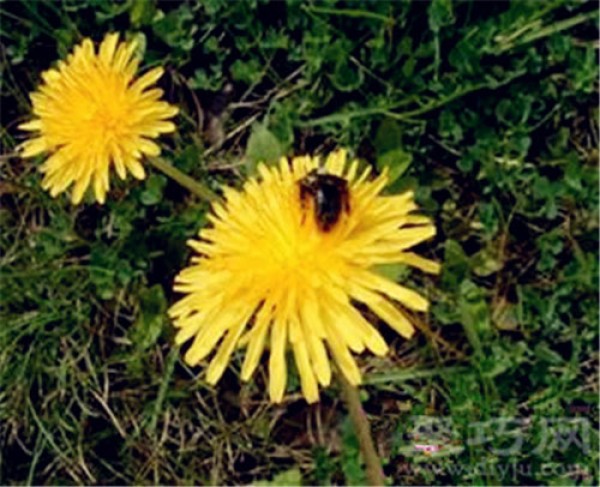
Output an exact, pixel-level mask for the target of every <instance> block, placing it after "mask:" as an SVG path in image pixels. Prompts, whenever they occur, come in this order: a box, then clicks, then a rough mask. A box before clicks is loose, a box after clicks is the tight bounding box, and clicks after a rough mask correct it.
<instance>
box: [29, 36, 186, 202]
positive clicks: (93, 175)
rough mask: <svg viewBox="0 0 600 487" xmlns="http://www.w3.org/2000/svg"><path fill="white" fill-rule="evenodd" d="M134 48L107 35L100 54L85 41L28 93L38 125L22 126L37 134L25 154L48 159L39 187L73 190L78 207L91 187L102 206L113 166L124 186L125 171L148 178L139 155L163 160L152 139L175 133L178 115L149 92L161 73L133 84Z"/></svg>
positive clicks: (157, 93) (159, 93)
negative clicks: (175, 120)
mask: <svg viewBox="0 0 600 487" xmlns="http://www.w3.org/2000/svg"><path fill="white" fill-rule="evenodd" d="M136 49H137V43H136V42H135V41H132V42H128V43H127V42H121V43H119V35H118V34H108V35H107V36H106V37H105V38H104V41H103V42H102V43H101V45H100V48H99V50H98V52H97V53H96V52H95V49H94V44H93V43H92V41H91V40H90V39H85V40H84V41H83V42H82V43H81V44H79V45H78V46H76V47H75V49H74V50H73V53H72V54H70V55H69V56H68V57H67V59H66V61H59V63H58V66H57V67H56V68H55V69H50V70H48V71H45V72H44V73H42V80H43V83H42V85H41V86H40V87H39V88H38V90H37V91H36V92H34V93H32V94H31V101H32V104H33V116H34V119H33V120H31V121H29V122H27V123H25V124H22V125H20V128H21V129H23V130H27V131H31V132H33V133H34V134H35V135H33V138H31V139H30V140H28V141H26V142H24V143H23V144H22V145H21V154H22V156H23V157H33V156H36V155H38V154H42V153H48V154H50V155H49V157H48V158H47V159H46V161H45V162H44V164H43V165H42V166H41V168H40V170H41V171H42V172H43V173H44V180H43V182H42V187H43V188H44V189H46V190H50V194H51V195H52V196H56V195H58V194H59V193H62V192H63V191H65V190H66V189H67V188H68V187H69V186H71V185H73V184H74V185H75V186H74V189H73V193H72V201H73V203H79V202H80V201H81V199H82V198H83V195H84V194H85V191H86V190H87V188H88V187H89V186H90V184H92V186H93V188H94V194H95V197H96V200H97V201H98V202H99V203H103V202H104V201H105V199H106V193H107V191H108V189H109V172H110V169H111V166H114V169H115V170H116V172H117V174H118V175H119V177H120V178H121V179H125V176H126V174H127V172H130V173H131V174H133V176H134V177H135V178H137V179H143V178H144V177H145V172H144V167H143V166H142V164H141V163H140V159H141V157H142V155H143V154H146V155H148V156H156V155H158V154H159V153H160V148H159V146H158V145H157V144H155V143H154V142H153V141H152V140H151V139H153V138H156V137H158V136H159V135H160V134H162V133H168V132H173V131H174V130H175V125H174V124H173V123H172V122H170V121H168V119H169V118H171V117H173V116H174V115H175V114H176V113H177V111H178V110H177V108H175V107H173V106H171V105H169V104H168V103H166V102H164V101H161V100H160V99H161V97H162V95H163V92H162V90H160V89H157V88H152V86H153V85H154V83H155V82H156V81H157V80H158V79H159V78H160V77H161V76H162V74H163V68H160V67H159V68H154V69H152V70H150V71H148V72H147V73H146V74H144V75H143V76H141V77H139V78H137V79H135V75H136V72H137V69H138V65H139V58H138V57H137V56H136V55H135V51H136Z"/></svg>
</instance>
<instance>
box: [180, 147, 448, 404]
mask: <svg viewBox="0 0 600 487" xmlns="http://www.w3.org/2000/svg"><path fill="white" fill-rule="evenodd" d="M318 165H319V161H318V159H316V158H310V157H297V158H295V159H293V161H292V163H291V165H290V164H289V163H288V161H287V160H286V159H282V160H281V162H280V165H279V167H278V168H268V167H265V166H263V165H261V166H259V169H258V170H259V174H260V178H259V179H255V178H252V179H249V180H248V181H247V182H246V184H245V185H244V187H243V189H242V190H241V191H237V190H235V189H231V188H226V189H225V192H224V196H225V203H215V204H214V205H213V213H212V214H210V215H209V220H210V222H211V224H212V225H210V226H209V227H207V228H204V229H202V230H200V232H199V237H200V238H199V239H198V240H190V241H189V242H188V244H189V245H190V246H191V247H192V249H194V251H195V252H197V255H195V256H194V257H192V265H190V267H188V268H186V269H184V270H183V271H181V272H180V273H179V275H178V276H177V277H176V280H175V290H176V291H178V292H181V293H185V294H187V295H186V296H185V297H183V298H182V299H181V300H180V301H178V302H177V303H175V304H174V305H173V306H172V307H171V309H170V310H169V313H170V315H171V317H172V318H173V319H174V325H175V326H176V327H177V328H178V333H177V335H176V342H177V343H178V344H181V343H183V342H186V341H187V340H189V339H191V338H192V337H194V339H193V342H192V344H191V346H190V347H189V349H188V350H187V352H186V354H185V360H186V362H187V363H189V364H191V365H196V364H198V363H199V362H200V361H201V360H203V359H204V358H205V357H207V356H208V355H209V354H210V353H211V351H212V350H214V349H215V348H216V349H217V350H216V354H215V355H214V357H213V358H212V360H211V362H210V365H209V366H208V370H207V381H208V382H209V383H211V384H215V383H216V382H217V381H218V380H219V378H220V377H221V375H222V374H223V372H224V370H225V368H226V366H227V364H228V362H229V360H230V357H231V355H232V353H233V351H234V350H235V349H236V348H237V347H239V346H247V351H246V354H245V358H244V362H243V366H242V371H241V378H242V380H248V379H249V378H250V377H251V376H252V374H253V372H254V370H255V369H256V367H257V365H258V363H259V359H260V357H261V354H262V352H263V349H264V347H265V344H266V342H268V343H269V345H270V358H269V376H270V379H269V393H270V397H271V400H272V401H274V402H279V401H281V400H282V398H283V395H284V391H285V386H286V376H287V372H286V350H287V349H288V346H289V348H291V350H292V352H293V355H294V358H295V362H296V366H297V369H298V371H299V375H300V381H301V387H302V392H303V394H304V396H305V397H306V399H307V401H308V402H314V401H317V400H318V398H319V391H318V384H321V385H322V386H327V385H328V384H329V383H330V380H331V364H330V357H331V358H333V360H334V361H335V362H336V363H337V366H338V367H339V369H340V370H341V372H342V373H343V374H344V375H345V376H346V378H347V379H348V381H349V382H350V383H351V384H353V385H357V384H359V383H360V381H361V374H360V371H359V369H358V366H357V364H356V362H355V360H354V358H353V356H352V354H351V352H354V353H360V352H363V351H364V350H365V349H368V350H370V351H371V352H373V353H374V354H376V355H384V354H385V353H386V352H387V349H388V347H387V345H386V343H385V341H384V340H383V338H382V337H381V335H380V334H379V332H378V331H377V330H376V328H375V327H374V326H373V325H372V324H370V323H369V322H368V321H367V320H366V319H365V318H364V316H363V315H362V314H361V313H360V311H359V310H358V309H357V308H356V307H355V306H354V304H355V303H363V304H365V305H366V306H368V308H370V309H371V310H372V311H373V312H374V313H375V314H376V315H378V316H379V317H380V318H381V319H382V320H383V321H385V322H386V323H387V324H388V325H390V326H391V327H392V328H393V329H394V330H396V331H397V332H398V333H399V334H400V335H402V336H403V337H405V338H410V337H411V335H412V334H413V331H414V330H413V326H412V325H411V322H410V320H409V319H408V317H407V315H406V313H405V312H403V310H402V308H401V307H400V306H399V305H401V306H404V307H406V308H408V309H410V310H415V311H425V310H426V309H427V307H428V302H427V300H426V299H425V298H423V297H422V296H421V295H420V294H418V293H417V292H415V291H413V290H411V289H408V288H406V287H404V286H401V285H399V284H396V283H395V282H392V281H390V280H389V279H387V278H385V277H383V276H382V275H380V274H378V273H377V271H376V266H378V265H381V264H390V263H404V264H407V265H411V266H414V267H417V268H419V269H422V270H423V271H426V272H432V273H436V272H438V271H439V265H438V264H437V263H436V262H433V261H431V260H429V259H426V258H423V257H421V256H418V255H416V254H415V253H412V252H409V250H408V249H409V248H410V247H412V246H414V245H415V244H418V243H419V242H422V241H424V240H426V239H428V238H430V237H432V236H433V235H434V234H435V227H434V226H433V224H432V223H431V222H430V220H428V219H427V218H425V217H423V216H419V215H415V214H413V211H414V210H415V209H416V205H415V203H414V201H413V194H412V192H406V193H404V194H400V195H391V196H385V195H382V194H381V191H382V190H383V188H384V187H385V185H386V183H387V176H386V175H385V174H383V175H380V176H378V177H376V178H374V179H372V180H370V179H369V170H365V171H364V172H363V173H362V174H358V162H357V161H353V162H352V163H351V164H347V162H346V152H345V151H337V152H334V153H332V154H330V155H329V157H328V158H327V160H326V162H325V164H324V168H325V171H326V173H327V174H330V175H334V176H337V177H338V178H344V179H345V181H347V189H348V198H349V208H342V209H341V210H340V211H341V214H340V217H339V219H338V220H337V222H335V224H333V225H330V228H326V229H324V228H323V225H322V222H321V221H320V220H319V218H318V213H316V212H315V207H314V205H315V201H316V197H314V195H313V197H312V198H308V204H306V199H305V200H304V201H305V204H303V200H302V197H301V187H302V184H301V181H306V179H305V177H306V176H307V175H308V174H309V173H310V172H311V171H313V170H314V169H315V168H317V167H318Z"/></svg>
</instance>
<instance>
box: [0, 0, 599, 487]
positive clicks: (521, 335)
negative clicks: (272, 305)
mask: <svg viewBox="0 0 600 487" xmlns="http://www.w3.org/2000/svg"><path fill="white" fill-rule="evenodd" d="M597 25H598V12H597V10H596V5H595V4H593V3H591V2H590V3H582V2H575V1H567V0H559V1H547V2H534V1H529V2H528V1H515V2H512V3H505V2H485V3H483V2H451V1H450V0H436V1H434V2H432V3H424V2H413V3H409V2H384V1H382V2H376V3H374V2H367V1H364V2H362V1H356V2H354V1H352V2H350V1H348V2H304V3H301V2H292V1H288V2H272V3H266V2H264V1H249V2H226V1H221V0H210V1H203V2H200V3H196V2H191V1H190V2H183V3H175V2H154V1H145V0H128V1H126V2H123V3H119V4H113V3H111V2H103V1H99V0H85V1H81V2H72V1H67V0H63V1H61V2H2V3H0V27H1V28H0V38H1V44H2V45H1V46H0V56H1V57H0V69H1V72H2V76H1V78H0V79H1V84H0V103H1V120H2V123H1V127H2V128H1V129H0V130H1V132H0V144H1V151H0V178H1V179H0V221H1V222H2V232H1V233H0V250H1V254H0V266H1V282H0V286H1V287H0V291H1V295H0V302H1V304H2V316H1V326H0V484H74V483H75V484H89V483H100V484H131V483H136V484H241V483H250V482H254V483H256V482H259V481H262V482H266V483H270V484H273V485H274V484H299V483H303V484H314V483H318V484H330V483H347V484H360V483H361V482H364V477H363V473H362V469H361V464H360V459H359V455H358V451H359V450H358V444H357V441H356V438H355V437H354V434H353V432H352V429H351V427H350V424H349V421H348V418H347V417H346V411H345V408H344V406H343V404H341V402H340V398H339V391H338V389H337V388H336V386H332V387H331V388H329V389H327V390H325V391H323V393H322V396H321V397H322V400H321V402H320V403H319V404H318V405H316V406H312V407H309V406H307V405H306V404H305V403H304V401H303V400H302V399H301V397H300V396H299V394H298V389H299V387H298V383H297V382H298V381H297V379H296V378H295V377H291V379H290V389H289V394H288V395H287V396H286V397H287V399H286V401H285V402H284V403H283V404H282V405H280V406H273V405H270V404H269V403H268V399H267V394H266V390H265V384H266V375H267V371H266V368H265V367H261V369H260V370H259V372H258V374H257V375H256V380H254V381H253V382H252V383H250V384H241V383H240V381H239V370H240V364H241V361H240V359H239V356H238V357H237V358H236V360H234V362H233V364H232V366H231V367H230V368H229V369H228V371H227V373H226V375H225V376H224V378H223V380H222V381H221V382H220V383H219V385H218V386H217V387H214V388H213V387H209V386H208V385H207V384H206V383H205V382H204V379H203V377H204V376H203V374H202V368H194V369H190V368H188V367H187V366H185V365H184V364H183V362H182V361H181V358H180V354H179V351H178V350H177V349H176V348H175V347H174V346H173V345H172V339H173V330H172V328H171V325H170V323H169V321H168V319H167V317H166V315H165V309H166V307H167V306H168V305H169V303H172V302H173V300H174V296H173V294H172V291H171V284H172V280H173V277H174V275H175V274H176V272H177V271H178V270H179V269H180V268H181V267H182V266H183V265H185V263H186V261H187V257H188V254H187V250H186V247H185V240H186V239H187V238H189V237H190V236H191V235H193V234H194V232H196V230H197V229H198V228H199V227H200V226H201V225H202V224H203V223H204V221H205V212H206V210H207V205H206V204H205V203H203V202H201V201H199V200H196V199H195V198H194V197H192V196H190V195H189V194H188V193H187V192H186V191H185V190H183V189H181V188H180V187H178V186H177V185H176V184H175V183H173V182H172V181H169V180H167V179H166V178H165V177H164V176H163V175H161V174H158V173H156V172H152V174H151V176H150V177H149V178H148V179H147V180H146V181H144V182H142V183H139V182H135V181H133V180H131V179H130V180H128V181H126V182H124V183H120V182H119V183H117V182H116V180H115V186H114V189H113V190H112V191H111V193H110V194H109V197H108V202H107V204H106V205H104V206H98V205H96V204H93V203H91V202H90V201H88V202H87V203H86V204H84V205H82V206H79V207H73V206H71V205H70V203H69V202H68V198H67V197H66V196H62V197H59V198H57V199H52V198H50V197H49V196H48V195H47V194H46V193H44V192H43V191H42V190H41V188H40V180H41V176H40V174H39V173H38V172H37V169H36V165H37V164H36V163H32V162H31V161H22V160H20V159H18V158H15V157H14V150H15V147H16V145H17V144H18V143H19V141H20V140H22V137H23V134H22V133H20V132H19V131H18V130H17V128H16V126H17V125H18V124H19V123H20V122H21V121H23V120H25V119H26V118H27V116H28V113H29V110H30V107H29V104H28V98H27V94H28V92H30V91H31V90H33V89H34V88H35V87H36V86H37V84H38V82H39V80H40V73H41V71H43V70H44V69H47V68H48V67H49V66H50V65H51V63H52V62H53V60H56V59H59V58H60V57H61V56H64V55H65V54H66V53H68V52H69V50H70V49H71V48H72V46H73V45H74V43H76V42H78V41H79V40H81V39H82V38H83V37H86V36H91V37H92V38H93V39H94V40H96V41H98V40H100V39H101V38H102V37H103V35H104V33H106V32H107V31H112V30H117V31H120V32H126V33H127V35H128V36H139V37H140V39H142V40H143V41H144V45H145V55H144V56H145V57H144V59H145V66H146V67H147V66H152V65H159V64H160V65H164V66H165V67H166V68H167V75H166V76H165V78H164V79H163V81H162V82H161V83H162V85H163V88H165V90H166V93H167V96H168V97H169V100H170V101H171V102H172V103H176V104H178V105H179V106H180V107H181V109H182V113H181V114H180V116H179V118H178V120H177V122H178V127H179V128H178V132H177V133H176V134H175V135H174V136H173V137H172V138H166V139H165V141H164V154H163V155H164V157H165V158H166V159H167V160H169V161H170V162H172V163H173V164H174V165H175V166H176V167H178V168H179V169H180V170H182V171H184V172H186V173H187V174H189V175H191V176H193V177H194V178H196V179H198V180H200V181H203V182H204V183H206V184H208V185H209V186H210V187H211V188H213V189H218V187H219V185H220V184H223V183H227V184H234V185H235V184H240V183H241V182H242V181H243V180H244V177H246V176H247V175H248V174H251V173H252V171H253V170H254V168H255V165H256V163H257V162H258V161H260V160H263V159H266V160H273V159H277V158H278V157H279V156H281V155H283V154H287V155H292V154H300V153H305V152H311V153H325V152H327V151H329V150H330V149H332V148H333V147H336V146H346V147H348V148H350V149H351V150H352V151H353V153H354V154H355V155H358V156H359V157H361V158H363V159H364V160H365V161H367V162H368V163H371V164H373V165H375V166H376V168H377V169H379V170H381V169H383V168H384V167H388V168H389V170H390V172H391V175H392V177H393V178H394V182H393V185H392V190H393V191H401V190H403V189H407V188H412V189H414V190H415V191H416V194H417V199H418V202H419V204H420V205H421V206H422V207H423V209H424V212H425V213H427V214H428V215H430V216H432V217H433V218H434V219H435V221H436V224H437V226H438V229H439V234H438V236H437V237H436V239H435V240H433V241H431V242H428V243H427V244H426V245H423V246H422V248H421V249H420V250H421V251H422V252H423V253H424V254H425V255H427V256H429V257H431V258H436V259H438V260H439V261H441V262H442V263H443V272H442V274H441V276H440V277H439V278H429V277H423V276H422V275H420V274H419V273H414V274H413V273H410V272H408V271H407V270H406V269H398V268H393V269H387V270H386V271H388V272H390V273H391V274H392V275H393V276H394V277H396V278H398V279H401V280H403V281H406V282H408V283H409V284H410V285H411V286H413V287H415V288H417V289H420V290H421V291H422V292H424V293H425V294H426V295H427V296H428V297H429V298H430V300H431V301H432V303H433V306H432V310H431V312H430V314H429V315H428V316H426V317H424V316H421V317H417V318H418V319H420V320H421V324H420V329H421V332H420V333H419V334H418V336H417V337H416V338H415V339H413V340H411V341H409V342H406V341H403V340H401V339H399V338H397V337H395V336H394V334H393V333H388V330H387V329H386V328H385V326H384V325H382V331H383V333H384V334H385V335H386V338H387V339H388V341H389V343H390V345H391V353H390V355H389V356H388V357H385V358H375V357H370V356H363V357H361V359H360V364H361V368H362V370H363V372H365V375H366V385H365V386H364V387H363V389H362V391H363V396H364V397H363V405H364V408H365V410H366V411H367V413H368V414H369V416H370V419H371V422H372V426H373V432H374V436H375V441H376V444H377V445H378V447H379V450H380V454H381V455H382V457H383V460H384V463H385V470H386V473H387V475H388V479H389V480H390V483H393V484H414V485H422V484H434V485H447V484H477V485H480V484H486V485H489V484H521V485H525V484H549V485H565V484H582V485H596V484H597V483H598V481H599V477H598V435H597V430H598V399H597V395H598V167H597V163H598V105H597V100H598V61H597V41H598V29H597ZM230 88H233V91H230ZM223 108H225V109H224V110H223ZM37 162H39V161H37ZM426 417H429V418H433V420H435V421H438V423H439V422H440V421H445V423H443V424H442V423H439V424H438V426H440V425H441V426H442V428H441V430H436V431H435V432H433V433H432V432H431V431H429V433H427V434H428V435H429V436H427V438H428V439H427V438H426V440H425V442H427V441H429V442H430V443H431V442H432V441H433V442H434V443H435V442H436V441H437V442H438V443H440V444H444V445H445V448H444V449H442V450H441V451H440V453H438V454H435V455H433V456H430V457H427V456H425V455H423V454H417V453H416V452H415V450H414V444H415V443H416V442H418V441H419V440H415V439H414V438H413V436H414V433H415V423H416V422H417V421H421V422H422V421H424V420H426V419H424V418H426ZM575 417H576V418H579V419H580V420H581V421H583V423H581V424H584V425H588V426H589V428H590V438H589V449H588V451H586V449H585V448H583V447H582V446H581V445H577V443H573V442H571V443H570V444H566V443H565V444H563V443H561V442H560V441H559V442H554V443H552V442H551V441H550V440H549V439H548V438H545V435H546V434H547V433H548V431H549V430H550V427H549V424H550V423H552V422H553V421H554V422H555V423H556V422H559V423H560V422H563V423H562V424H566V423H565V422H564V421H565V420H564V419H561V418H575ZM436 418H437V419H436ZM501 418H505V419H506V418H509V419H520V420H522V423H521V424H520V425H516V424H514V423H513V424H511V425H509V426H510V427H508V426H507V428H506V429H505V430H503V429H502V428H503V426H502V425H501ZM484 422H488V423H487V426H481V424H482V423H484ZM444 425H445V426H444ZM477 425H479V426H481V428H487V429H484V430H482V431H484V433H483V436H482V437H481V438H479V440H478V441H477V438H474V431H475V430H476V429H477ZM567 426H568V425H567ZM444 428H445V429H444ZM571 428H572V427H571ZM510 430H513V434H512V436H511V434H510ZM515 431H516V433H515ZM432 435H433V436H432ZM432 438H435V440H432ZM519 438H520V439H521V440H522V444H521V445H520V447H519V448H517V449H516V450H515V451H513V452H511V453H510V454H503V453H502V452H501V451H500V452H499V450H502V449H506V448H510V447H511V445H513V446H514V444H515V441H520V440H519ZM453 442H454V443H453ZM540 444H546V446H547V448H546V449H545V450H542V449H540V448H537V447H538V446H539V445H540ZM449 445H454V446H456V447H458V448H461V449H460V451H452V450H451V449H450V447H449ZM536 448H537V449H536ZM509 468H511V469H512V470H508V469H509ZM576 468H579V474H577V473H573V472H574V469H576Z"/></svg>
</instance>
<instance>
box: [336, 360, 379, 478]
mask: <svg viewBox="0 0 600 487" xmlns="http://www.w3.org/2000/svg"><path fill="white" fill-rule="evenodd" d="M339 382H340V385H341V386H342V397H343V398H344V401H345V403H346V406H347V407H348V413H349V414H350V419H351V420H352V426H354V431H355V433H356V436H357V438H358V442H359V444H360V450H361V452H362V455H363V459H364V461H365V464H366V466H367V471H366V475H367V483H368V485H385V476H384V475H383V469H382V468H381V460H380V459H379V456H378V455H377V451H376V450H375V445H374V444H373V437H372V436H371V427H370V426H369V420H368V419H367V415H366V413H365V411H364V410H363V408H362V404H361V402H360V395H359V393H358V389H357V388H356V387H355V386H353V385H352V384H350V382H348V381H347V380H346V378H345V377H344V375H343V374H342V373H341V372H340V373H339Z"/></svg>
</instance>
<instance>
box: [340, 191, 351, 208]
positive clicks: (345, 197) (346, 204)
mask: <svg viewBox="0 0 600 487" xmlns="http://www.w3.org/2000/svg"><path fill="white" fill-rule="evenodd" d="M342 200H343V205H344V211H345V212H346V213H347V214H349V213H350V191H348V188H345V189H344V192H343V193H342Z"/></svg>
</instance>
